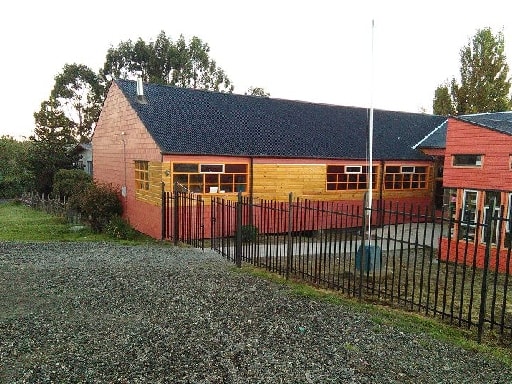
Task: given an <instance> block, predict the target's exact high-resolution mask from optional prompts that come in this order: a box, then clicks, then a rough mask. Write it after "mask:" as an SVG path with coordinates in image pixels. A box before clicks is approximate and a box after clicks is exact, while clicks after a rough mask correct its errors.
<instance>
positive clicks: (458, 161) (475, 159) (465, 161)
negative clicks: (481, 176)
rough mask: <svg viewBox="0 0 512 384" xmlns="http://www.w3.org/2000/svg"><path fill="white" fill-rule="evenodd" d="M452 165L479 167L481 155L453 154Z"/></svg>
mask: <svg viewBox="0 0 512 384" xmlns="http://www.w3.org/2000/svg"><path fill="white" fill-rule="evenodd" d="M453 165H454V166H467V167H480V166H481V165H482V155H454V156H453Z"/></svg>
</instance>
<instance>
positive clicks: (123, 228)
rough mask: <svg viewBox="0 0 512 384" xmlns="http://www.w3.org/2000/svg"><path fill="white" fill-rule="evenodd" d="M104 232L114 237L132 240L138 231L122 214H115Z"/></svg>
mask: <svg viewBox="0 0 512 384" xmlns="http://www.w3.org/2000/svg"><path fill="white" fill-rule="evenodd" d="M104 232H105V233H106V234H107V235H109V236H110V237H112V238H114V239H119V240H132V239H134V238H135V237H137V235H138V233H137V231H136V230H135V229H133V228H132V227H131V226H130V224H128V223H127V222H126V221H125V220H123V218H121V217H120V216H113V217H112V218H111V219H110V221H109V223H108V224H107V225H106V226H105V228H104Z"/></svg>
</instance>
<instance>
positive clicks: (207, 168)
mask: <svg viewBox="0 0 512 384" xmlns="http://www.w3.org/2000/svg"><path fill="white" fill-rule="evenodd" d="M200 172H201V173H208V172H215V173H222V172H224V164H201V166H200Z"/></svg>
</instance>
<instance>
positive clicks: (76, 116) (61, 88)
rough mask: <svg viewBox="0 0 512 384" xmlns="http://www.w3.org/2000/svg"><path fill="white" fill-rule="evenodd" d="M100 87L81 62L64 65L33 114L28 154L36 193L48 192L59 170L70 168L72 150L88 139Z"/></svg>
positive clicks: (97, 112)
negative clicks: (46, 97) (33, 126)
mask: <svg viewBox="0 0 512 384" xmlns="http://www.w3.org/2000/svg"><path fill="white" fill-rule="evenodd" d="M104 93H105V90H104V86H103V83H102V81H101V80H100V77H99V76H98V75H97V74H96V73H94V72H93V71H92V70H91V69H90V68H88V67H86V66H85V65H79V64H66V65H65V66H64V68H63V70H62V72H61V73H59V74H58V75H57V76H56V77H55V85H54V87H53V89H52V91H51V93H50V97H49V98H48V100H45V101H43V102H42V103H41V108H40V110H39V112H36V113H34V119H35V123H36V127H35V130H34V135H33V136H31V137H30V140H31V141H32V143H33V149H32V151H31V153H30V156H29V161H30V166H31V170H32V172H33V173H34V175H35V179H36V187H37V190H38V191H39V192H40V193H46V194H48V193H50V192H51V191H52V186H53V178H54V175H55V173H56V172H57V171H58V170H59V169H72V168H74V167H75V166H76V164H77V162H78V157H77V154H76V153H74V152H73V149H74V148H75V147H76V145H77V144H78V143H79V142H87V141H89V140H90V137H91V134H92V132H93V130H94V126H95V124H96V121H97V120H98V117H99V115H100V112H101V107H102V104H103V97H104Z"/></svg>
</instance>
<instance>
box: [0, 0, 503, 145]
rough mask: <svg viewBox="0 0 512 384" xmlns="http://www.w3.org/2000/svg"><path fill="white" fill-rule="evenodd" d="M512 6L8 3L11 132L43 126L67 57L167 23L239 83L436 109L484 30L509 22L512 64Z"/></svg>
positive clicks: (82, 59)
mask: <svg viewBox="0 0 512 384" xmlns="http://www.w3.org/2000/svg"><path fill="white" fill-rule="evenodd" d="M511 11H512V3H510V0H499V1H498V0H486V1H474V0H443V1H440V0H430V1H428V2H427V1H418V0H416V1H414V0H409V1H393V0H387V1H382V0H374V1H369V0H359V1H343V0H332V1H327V0H308V1H306V0H272V1H270V0H258V1H243V0H238V1H237V0H194V1H186V0H181V1H175V0H167V1H155V0H139V1H132V0H125V1H116V0H103V1H98V0H87V1H81V2H77V1H71V0H67V1H64V0H46V1H24V0H17V1H10V2H5V3H3V4H2V12H1V16H0V43H1V47H2V51H3V54H2V58H1V59H0V72H1V74H2V92H0V101H1V103H0V105H1V108H0V136H1V135H11V136H14V137H16V138H21V137H22V136H29V135H30V134H32V133H33V129H34V119H33V114H34V112H36V111H38V110H39V108H40V104H41V102H42V101H43V100H46V99H47V98H48V96H49V94H50V91H51V89H52V88H53V85H54V77H55V76H56V75H57V74H58V73H59V72H61V70H62V68H63V67H64V65H65V64H66V63H69V64H71V63H78V64H85V65H87V66H89V67H90V68H92V69H93V70H95V71H97V70H98V69H99V68H100V67H102V66H103V63H104V60H105V55H106V53H107V50H108V48H109V47H110V46H117V45H118V44H119V42H121V41H124V40H128V39H132V40H137V38H139V37H142V38H143V39H144V40H146V41H149V40H151V39H154V38H156V36H157V35H158V33H159V32H160V31H162V30H163V31H165V33H166V34H167V36H169V37H171V38H172V39H173V40H174V39H177V38H178V37H179V35H180V34H183V35H184V36H185V38H186V39H187V40H188V39H190V38H191V37H192V36H198V37H199V38H201V39H202V40H203V41H204V42H206V43H208V44H209V46H210V48H211V52H210V55H211V57H212V58H213V59H214V60H216V62H217V64H218V65H219V66H220V67H221V68H223V69H224V71H225V72H226V74H227V75H228V76H229V78H230V79H231V81H232V82H233V83H234V85H235V93H245V92H246V91H247V89H248V88H249V87H250V86H257V87H263V88H264V89H265V90H266V91H267V92H269V93H270V95H271V97H275V98H284V99H292V100H303V101H311V102H320V103H329V104H337V105H347V106H360V107H369V106H370V104H371V100H372V98H373V105H374V107H375V108H381V109H389V110H397V111H410V112H419V111H421V110H422V109H425V110H426V111H427V112H431V111H432V98H433V94H434V90H435V89H436V87H437V86H438V85H439V84H441V83H442V82H443V81H445V80H448V79H450V78H452V77H453V76H458V73H459V68H460V59H459V51H460V49H461V48H462V47H463V46H465V45H467V43H468V42H469V41H470V39H471V37H472V36H473V35H474V34H475V32H476V30H477V29H481V28H485V27H491V28H492V30H493V32H494V33H497V32H498V31H500V30H501V31H503V33H504V36H505V48H506V54H507V58H508V62H509V65H512V17H511V15H512V12H511ZM372 19H373V20H374V21H375V28H374V39H373V46H374V49H373V56H372V27H371V23H372ZM372 57H373V60H372ZM372 62H373V67H374V82H373V86H372V85H371V84H372V82H371V80H370V79H371V68H372V66H371V63H372Z"/></svg>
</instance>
